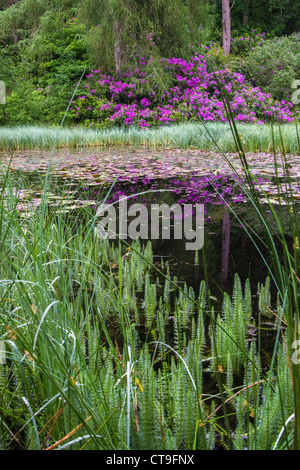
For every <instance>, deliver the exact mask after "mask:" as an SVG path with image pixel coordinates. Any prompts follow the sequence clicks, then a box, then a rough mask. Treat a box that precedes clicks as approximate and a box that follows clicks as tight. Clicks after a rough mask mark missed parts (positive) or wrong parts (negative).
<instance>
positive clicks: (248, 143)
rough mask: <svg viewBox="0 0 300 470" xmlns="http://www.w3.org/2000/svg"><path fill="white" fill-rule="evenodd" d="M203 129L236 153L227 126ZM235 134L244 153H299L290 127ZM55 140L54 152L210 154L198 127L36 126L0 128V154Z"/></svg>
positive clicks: (250, 128)
mask: <svg viewBox="0 0 300 470" xmlns="http://www.w3.org/2000/svg"><path fill="white" fill-rule="evenodd" d="M206 127H207V128H208V129H209V131H210V133H211V134H212V135H213V137H214V140H215V141H217V142H218V144H219V146H220V147H221V148H222V150H223V151H224V152H236V146H235V143H234V140H233V138H232V133H231V129H230V125H228V124H222V123H208V124H206ZM237 130H238V133H239V135H240V137H241V140H242V141H243V147H244V150H245V151H246V152H259V151H261V152H268V153H269V152H273V151H280V149H281V143H282V141H283V142H284V145H285V150H286V152H288V153H292V154H298V153H299V139H298V134H297V128H296V126H294V125H291V124H284V125H280V126H275V127H273V131H272V127H271V126H270V125H268V124H264V125H255V124H239V125H237ZM55 140H56V148H82V147H83V148H88V147H95V146H98V147H109V146H127V145H131V146H146V147H156V148H163V147H170V148H183V149H187V148H190V147H194V148H198V149H201V150H211V149H212V148H213V147H212V145H211V141H210V139H208V138H207V132H206V130H205V129H204V128H199V125H198V124H197V123H195V124H192V123H188V124H180V125H173V126H162V127H160V128H156V129H143V130H141V129H138V128H134V127H130V128H128V129H124V128H112V129H107V130H91V129H86V128H81V127H75V128H62V129H60V131H59V133H58V132H57V128H55V127H53V128H49V127H37V126H17V127H2V128H0V148H1V149H2V150H3V151H14V150H16V151H21V150H32V149H51V148H52V147H53V144H54V141H55Z"/></svg>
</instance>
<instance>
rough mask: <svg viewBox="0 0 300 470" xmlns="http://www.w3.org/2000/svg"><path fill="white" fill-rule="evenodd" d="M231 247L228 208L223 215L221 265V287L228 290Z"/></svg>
mask: <svg viewBox="0 0 300 470" xmlns="http://www.w3.org/2000/svg"><path fill="white" fill-rule="evenodd" d="M229 249H230V212H229V210H226V211H225V213H224V215H223V236H222V267H221V288H222V289H223V290H224V291H228V266H229Z"/></svg>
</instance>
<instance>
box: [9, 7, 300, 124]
mask: <svg viewBox="0 0 300 470" xmlns="http://www.w3.org/2000/svg"><path fill="white" fill-rule="evenodd" d="M0 5H1V6H0V31H1V38H0V80H2V81H4V82H5V84H6V91H7V100H6V104H5V105H4V106H1V108H0V124H1V125H9V126H11V125H18V124H33V123H39V124H48V125H49V124H50V125H52V124H54V125H57V124H59V123H60V122H61V119H62V118H63V116H64V113H65V110H66V108H67V105H68V102H69V100H70V98H71V96H72V93H73V91H74V89H75V87H76V84H77V83H78V81H79V80H80V78H81V76H82V75H83V77H82V78H83V80H82V82H81V83H80V87H79V88H78V93H77V95H76V99H75V100H74V103H75V104H74V105H73V106H72V107H71V109H70V112H69V113H68V116H67V121H66V123H67V124H68V125H77V124H81V125H87V126H90V127H101V128H102V127H110V126H113V125H118V126H119V125H122V126H123V125H125V126H126V125H132V124H136V125H138V126H139V127H149V126H157V125H162V124H163V125H165V124H170V123H174V122H175V123H177V122H182V121H186V120H193V119H194V118H195V117H196V118H199V117H200V118H202V119H204V120H205V119H206V120H214V121H216V120H217V121H222V120H224V113H223V114H222V113H221V114H220V113H219V114H218V113H217V112H216V110H217V109H219V108H220V103H219V102H218V101H216V100H215V96H216V87H215V86H214V85H215V83H214V81H213V76H212V75H211V74H212V72H214V71H216V70H218V71H222V73H223V75H222V76H221V78H222V80H224V81H225V83H226V84H227V85H228V86H229V88H228V92H229V95H230V98H231V99H232V103H231V104H233V108H234V109H235V110H236V113H235V115H236V116H237V119H239V120H240V121H242V122H246V121H247V122H248V121H249V120H250V122H265V121H268V120H271V119H274V120H276V119H277V120H282V121H285V122H289V121H290V120H292V119H293V117H295V115H296V114H295V112H293V106H292V103H290V101H291V94H292V93H291V84H292V83H293V81H295V80H296V79H297V78H298V77H299V76H300V54H299V52H300V35H299V33H298V31H299V29H300V25H299V23H300V14H299V10H300V6H299V2H295V1H291V0H283V1H280V0H268V1H261V0H253V1H250V0H238V1H234V2H232V3H231V10H230V16H231V38H230V54H224V51H223V38H222V1H221V0H190V1H186V0H166V1H160V0H151V1H136V0H124V1H122V2H118V1H116V0H109V1H102V0H84V1H83V2H82V1H80V2H79V1H78V0H75V1H72V2H71V1H69V0H60V1H57V0H19V1H18V0H9V1H8V0H2V1H1V3H0ZM192 57H194V58H195V57H198V63H197V64H195V62H194V63H193V62H191V58H192ZM175 59H177V60H175ZM179 59H180V60H179ZM191 63H193V64H194V65H195V67H194V68H193V67H192V65H191ZM199 65H200V68H198V66H199ZM196 66H197V70H195V69H196ZM189 75H190V76H191V75H193V80H194V81H192V83H191V82H189V81H187V80H188V79H189ZM99 78H100V80H99ZM199 85H200V90H199ZM201 87H202V88H201ZM195 93H196V94H197V96H196V98H195ZM200 108H201V110H202V111H203V109H205V110H204V111H203V112H202V113H200V115H199V113H198V115H197V110H198V109H200Z"/></svg>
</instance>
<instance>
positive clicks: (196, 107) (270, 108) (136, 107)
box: [77, 55, 294, 128]
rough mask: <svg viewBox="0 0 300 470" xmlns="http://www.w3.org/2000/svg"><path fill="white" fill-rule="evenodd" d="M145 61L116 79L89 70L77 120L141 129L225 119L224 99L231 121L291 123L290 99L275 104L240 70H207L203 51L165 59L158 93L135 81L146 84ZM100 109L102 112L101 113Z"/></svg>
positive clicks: (153, 88)
mask: <svg viewBox="0 0 300 470" xmlns="http://www.w3.org/2000/svg"><path fill="white" fill-rule="evenodd" d="M144 65H146V63H145V61H142V62H141V63H140V65H139V68H137V69H136V70H135V71H134V72H133V73H132V74H131V75H130V74H127V75H124V76H122V77H121V76H119V77H118V79H117V80H114V79H113V78H112V77H110V76H105V75H102V74H101V73H100V71H99V70H96V71H93V70H92V71H91V73H89V74H88V75H87V82H86V83H85V85H84V88H85V89H86V90H85V94H84V95H81V94H80V97H79V99H78V102H80V105H78V107H80V112H79V113H78V115H77V118H78V120H79V121H81V122H82V121H85V122H88V123H89V125H90V124H91V123H92V124H93V125H94V124H96V125H125V126H131V125H137V126H139V127H140V128H145V127H149V126H161V125H168V124H172V123H179V122H187V121H193V120H198V119H201V120H203V121H218V122H226V121H227V114H226V106H225V105H224V99H225V100H226V101H227V102H228V103H229V105H230V108H231V110H232V112H233V115H234V118H235V120H237V121H240V122H251V123H258V124H263V123H264V122H268V121H270V120H273V121H278V122H289V121H292V120H293V119H294V118H293V113H292V108H293V105H292V103H286V102H284V101H282V102H280V103H279V102H276V101H275V100H274V99H273V98H272V97H271V95H270V94H268V93H264V92H262V91H261V89H259V88H257V87H253V86H252V85H251V84H249V83H247V82H246V80H245V78H244V76H243V75H242V74H240V73H235V72H231V71H230V70H229V69H228V68H226V69H224V70H219V71H217V72H214V73H209V72H208V70H207V64H206V60H205V58H204V56H202V55H195V56H194V57H191V59H190V60H188V61H187V60H184V59H181V58H171V59H168V60H163V62H162V65H163V66H164V67H165V70H166V71H167V73H168V74H169V75H170V77H171V81H172V86H171V87H170V88H169V89H167V90H164V92H163V93H160V94H159V93H158V91H157V89H156V87H155V86H153V87H152V88H151V90H150V91H148V92H147V93H145V96H141V94H140V91H138V86H137V85H136V79H137V78H138V80H139V81H140V83H141V82H142V81H143V82H144V83H145V73H144V71H143V66H144ZM132 78H135V80H132ZM97 102H98V103H97ZM99 105H100V107H99ZM78 111H79V110H78ZM101 111H105V113H104V114H103V115H102V114H101Z"/></svg>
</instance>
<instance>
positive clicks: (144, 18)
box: [79, 0, 214, 73]
mask: <svg viewBox="0 0 300 470" xmlns="http://www.w3.org/2000/svg"><path fill="white" fill-rule="evenodd" d="M213 10H214V7H213V5H212V3H211V2H210V0H164V1H162V0H123V1H119V0H83V2H82V7H81V9H80V12H79V13H80V15H82V17H83V18H84V20H85V21H86V22H87V25H88V27H89V28H90V34H89V39H88V40H89V44H90V50H91V54H92V60H93V62H94V63H95V64H96V66H98V67H100V66H102V70H103V71H104V72H105V73H107V72H109V73H114V72H120V71H124V70H127V68H128V66H130V65H134V64H135V63H136V62H137V60H139V58H140V57H144V58H149V57H150V56H151V57H153V58H158V57H173V56H181V57H183V56H184V55H186V56H188V55H190V54H191V49H190V48H189V45H192V44H198V43H199V42H202V41H203V38H204V34H203V31H204V30H205V29H206V30H208V27H211V26H212V24H213V21H214V15H213Z"/></svg>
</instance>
